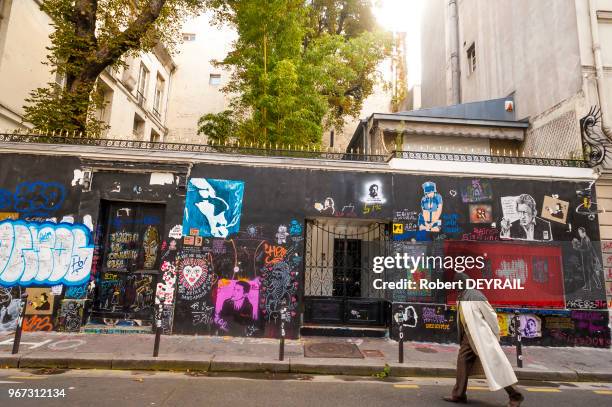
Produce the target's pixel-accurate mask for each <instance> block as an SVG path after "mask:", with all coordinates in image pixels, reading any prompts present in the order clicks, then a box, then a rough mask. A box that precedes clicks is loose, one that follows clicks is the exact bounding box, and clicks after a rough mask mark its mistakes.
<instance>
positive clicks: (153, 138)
mask: <svg viewBox="0 0 612 407" xmlns="http://www.w3.org/2000/svg"><path fill="white" fill-rule="evenodd" d="M160 141H161V136H160V135H159V133H158V132H156V131H155V130H153V129H151V142H153V143H159V142H160Z"/></svg>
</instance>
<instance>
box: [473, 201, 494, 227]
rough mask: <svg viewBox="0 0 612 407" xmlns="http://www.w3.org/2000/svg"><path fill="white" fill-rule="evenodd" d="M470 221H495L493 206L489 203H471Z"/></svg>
mask: <svg viewBox="0 0 612 407" xmlns="http://www.w3.org/2000/svg"><path fill="white" fill-rule="evenodd" d="M469 211H470V223H491V222H493V208H492V207H491V205H489V204H470V205H469Z"/></svg>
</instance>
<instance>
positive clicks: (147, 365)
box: [110, 357, 211, 372]
mask: <svg viewBox="0 0 612 407" xmlns="http://www.w3.org/2000/svg"><path fill="white" fill-rule="evenodd" d="M210 362H211V360H210V359H200V360H197V359H196V360H185V359H171V358H163V357H157V358H154V357H133V358H121V359H113V360H112V364H111V367H110V369H113V370H172V371H188V370H189V371H201V372H208V371H210Z"/></svg>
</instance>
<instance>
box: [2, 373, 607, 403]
mask: <svg viewBox="0 0 612 407" xmlns="http://www.w3.org/2000/svg"><path fill="white" fill-rule="evenodd" d="M452 385H453V381H452V380H449V379H435V378H431V379H429V378H414V379H409V378H401V379H400V378H394V379H391V380H389V379H386V380H381V379H376V378H369V377H343V376H314V377H313V376H308V375H251V376H245V375H240V376H233V377H232V376H221V375H214V376H209V375H202V374H190V373H170V372H130V371H103V370H70V371H61V370H59V371H49V370H45V369H39V370H32V369H1V370H0V406H11V407H12V406H37V407H40V406H64V407H65V406H112V407H123V406H156V407H157V406H178V407H190V406H223V407H231V406H237V407H246V406H266V407H268V406H270V407H273V406H279V407H280V406H282V407H287V406H292V407H293V406H296V407H301V406H316V407H324V406H333V407H342V406H350V407H357V406H368V407H370V406H385V407H392V406H446V407H449V406H452V405H454V404H449V403H446V402H444V401H442V400H440V398H441V397H442V396H443V395H446V394H448V393H449V392H450V390H451V388H452ZM21 389H31V390H25V391H23V390H21ZM46 389H51V391H48V390H46ZM520 389H521V391H522V392H523V393H524V394H525V397H526V401H525V402H524V403H523V405H524V406H538V407H544V406H555V407H563V406H568V407H570V406H571V407H575V406H583V407H587V406H588V407H597V406H612V383H554V382H537V383H536V382H533V383H527V382H526V383H521V385H520ZM61 390H63V392H64V393H65V395H64V396H63V397H62V396H61ZM54 392H55V393H57V396H58V397H41V396H43V395H44V396H47V395H49V394H53V393H54ZM37 393H38V394H37ZM11 394H13V397H10V395H11ZM22 394H23V395H22ZM16 395H22V396H21V397H15V396H16ZM37 395H38V397H36V396H37ZM468 397H469V398H470V402H469V404H468V405H469V406H503V405H506V403H507V398H506V395H505V393H504V392H503V391H501V392H495V393H491V392H489V391H488V390H487V389H486V385H485V383H484V381H482V380H474V381H471V382H470V389H469V391H468Z"/></svg>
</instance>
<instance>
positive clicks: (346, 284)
mask: <svg viewBox="0 0 612 407" xmlns="http://www.w3.org/2000/svg"><path fill="white" fill-rule="evenodd" d="M389 229H390V227H389V224H388V223H381V222H364V221H358V220H346V219H342V220H336V219H315V220H307V221H306V246H305V249H306V250H305V262H304V265H305V270H304V271H305V273H304V279H305V281H304V305H305V309H304V322H305V323H312V324H334V325H370V326H383V325H385V323H386V319H387V315H386V314H387V311H386V310H387V308H388V303H387V301H386V300H385V299H384V293H383V291H382V290H376V289H374V287H373V286H372V281H373V279H374V278H375V277H374V275H373V274H372V270H371V266H372V259H373V257H375V256H386V255H387V254H388V252H389Z"/></svg>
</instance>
